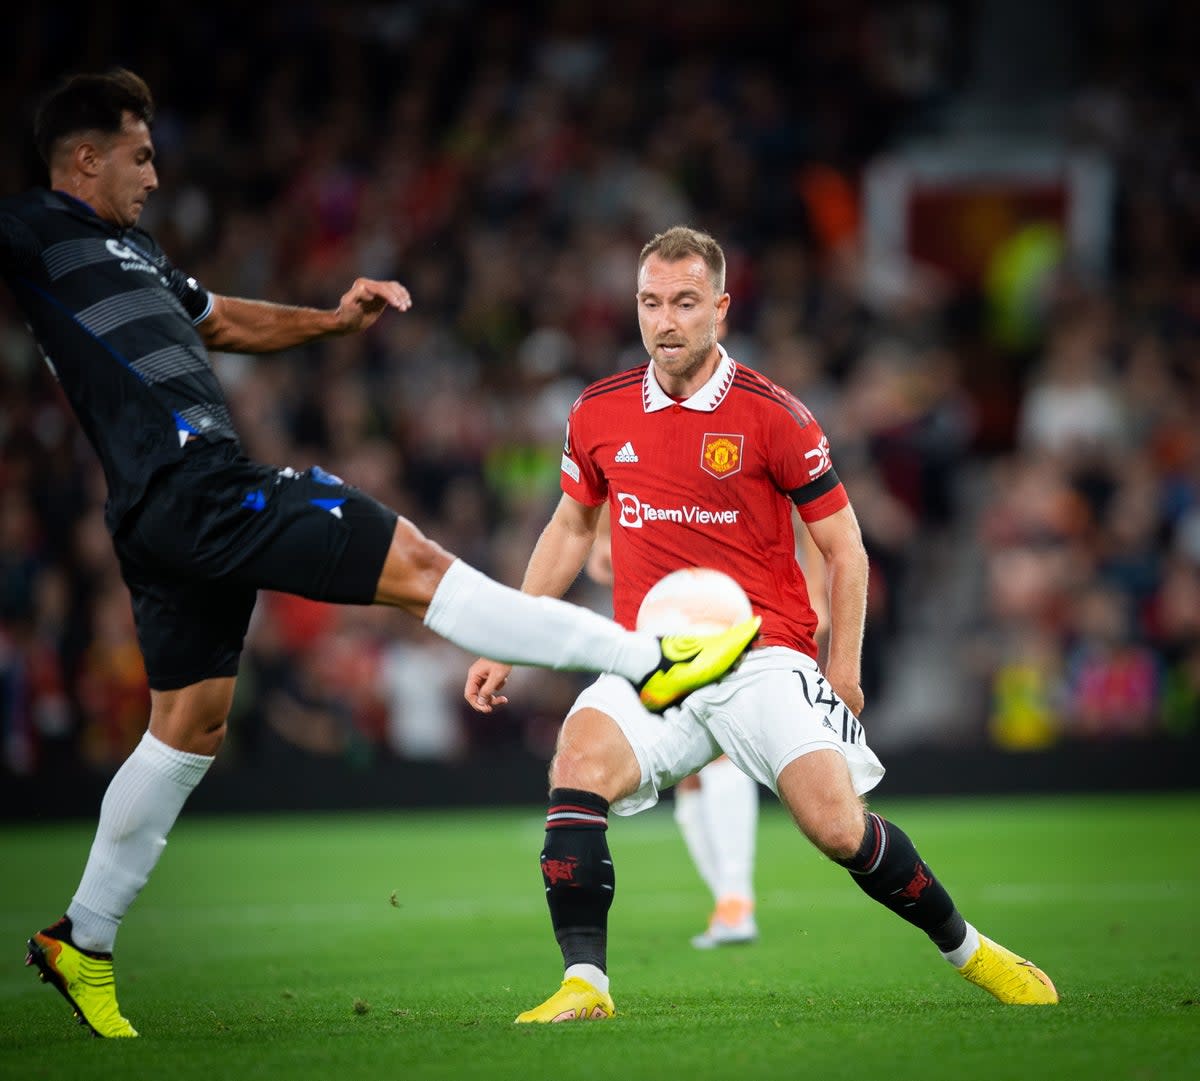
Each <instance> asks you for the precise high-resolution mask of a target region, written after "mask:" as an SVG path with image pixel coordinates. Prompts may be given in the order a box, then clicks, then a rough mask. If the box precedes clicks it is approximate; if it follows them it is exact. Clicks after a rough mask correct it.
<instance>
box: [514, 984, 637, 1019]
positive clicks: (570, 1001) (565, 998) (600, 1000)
mask: <svg viewBox="0 0 1200 1081" xmlns="http://www.w3.org/2000/svg"><path fill="white" fill-rule="evenodd" d="M616 1012H617V1008H616V1006H614V1005H613V1000H612V996H611V995H609V994H608V992H606V991H598V990H596V988H595V987H593V986H592V985H591V984H590V983H588V982H587V980H581V979H580V978H579V977H578V976H568V977H567V978H566V979H565V980H563V982H562V986H561V987H560V988H559V989H558V990H557V991H555V992H554V994H552V995H551V996H550V997H549V998H548V999H546V1001H545V1002H543V1003H542V1004H541V1005H540V1006H534V1008H533V1009H532V1010H526V1011H525V1012H524V1013H520V1014H517V1019H516V1021H515V1022H514V1023H515V1024H518V1025H527V1024H530V1023H533V1024H540V1023H544V1022H555V1021H607V1020H608V1019H609V1018H610V1017H612V1016H613V1015H614V1014H615V1013H616Z"/></svg>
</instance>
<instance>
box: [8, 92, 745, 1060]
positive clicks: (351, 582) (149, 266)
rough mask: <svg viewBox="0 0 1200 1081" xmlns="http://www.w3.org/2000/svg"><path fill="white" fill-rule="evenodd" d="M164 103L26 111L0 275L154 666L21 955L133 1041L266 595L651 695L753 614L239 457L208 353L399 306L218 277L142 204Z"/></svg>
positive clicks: (54, 97) (98, 1030) (677, 682)
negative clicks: (130, 917) (168, 872)
mask: <svg viewBox="0 0 1200 1081" xmlns="http://www.w3.org/2000/svg"><path fill="white" fill-rule="evenodd" d="M153 109H154V103H153V99H152V96H151V93H150V91H149V89H148V87H147V86H146V84H145V82H144V81H143V80H142V79H141V78H140V77H139V76H138V75H136V74H134V73H132V72H130V71H128V70H125V69H120V68H118V69H113V70H111V71H107V72H104V73H99V74H92V73H87V74H81V75H76V76H73V77H71V78H69V79H67V80H65V81H64V82H63V83H62V84H61V85H60V86H59V87H57V88H56V89H55V90H54V91H53V92H52V93H51V94H50V95H49V96H48V97H47V98H46V99H45V100H44V101H43V103H42V105H41V107H40V109H39V111H38V114H37V117H36V120H35V125H34V137H35V142H36V144H37V148H38V151H39V153H40V154H41V157H42V159H43V160H44V161H45V163H46V165H47V167H48V170H49V181H50V183H49V187H48V188H46V189H37V190H33V191H29V192H26V193H24V194H21V195H16V196H11V197H8V198H5V199H3V200H0V274H2V276H3V278H4V280H5V282H6V283H7V285H8V287H9V289H10V290H11V291H12V294H13V296H14V298H15V300H16V302H17V304H18V305H19V307H20V308H21V310H22V312H23V314H24V316H25V319H26V321H27V323H28V325H29V328H30V330H31V332H32V334H33V336H34V338H35V339H36V341H37V343H38V345H39V346H40V348H41V350H42V352H43V354H44V355H45V357H46V359H47V362H48V363H49V364H50V365H51V367H52V368H53V370H54V372H55V374H56V376H57V378H58V380H59V383H60V384H61V386H62V389H63V391H64V393H65V394H66V396H67V398H68V399H69V400H70V402H71V405H72V406H73V408H74V410H75V413H76V415H77V416H78V418H79V421H80V423H81V425H82V426H83V429H84V431H85V432H86V434H87V436H88V438H89V440H90V442H91V444H92V446H93V447H94V448H95V451H96V453H97V455H98V456H99V458H100V461H101V463H102V465H103V468H104V474H105V478H106V481H107V485H108V503H107V507H106V520H107V524H108V527H109V529H110V531H111V533H112V537H113V544H114V546H115V549H116V553H117V556H118V558H119V560H120V566H121V571H122V575H123V577H124V580H125V583H126V584H127V586H128V587H129V592H130V595H131V598H132V603H133V610H134V616H135V621H136V624H137V632H138V640H139V644H140V646H141V649H142V653H143V655H144V657H145V663H146V671H147V674H148V677H149V684H150V699H151V702H150V721H149V728H148V731H147V732H146V734H145V736H144V737H143V738H142V740H141V742H140V743H139V744H138V746H137V747H136V748H135V749H134V751H133V752H132V754H131V755H130V756H129V758H128V759H127V760H126V761H125V762H124V764H123V765H122V766H121V768H120V769H119V770H118V771H117V773H116V775H115V776H114V777H113V779H112V781H111V782H110V784H109V787H108V790H107V792H106V793H105V796H104V800H103V803H102V805H101V809H100V819H99V823H98V826H97V830H96V835H95V840H94V841H93V844H92V848H91V852H90V854H89V857H88V860H87V864H86V867H85V869H84V871H83V875H82V878H81V880H80V883H79V886H78V888H77V890H76V892H75V894H74V897H73V898H72V900H71V903H70V905H69V907H68V908H67V910H66V914H65V915H64V916H63V917H62V919H60V920H59V921H58V922H57V923H55V924H53V925H52V926H49V927H46V928H45V929H44V930H41V931H39V932H37V933H36V934H34V935H33V937H32V938H31V939H30V940H29V943H28V948H29V954H28V957H27V959H26V963H27V964H31V965H35V966H36V967H37V969H38V970H39V972H40V973H41V975H42V978H43V979H45V980H47V981H48V982H50V983H51V984H53V986H54V987H55V988H57V990H58V991H60V992H61V993H62V995H63V996H64V997H65V998H66V999H67V1001H68V1002H69V1003H70V1004H71V1006H72V1008H73V1009H74V1010H75V1012H76V1015H77V1017H78V1019H79V1020H80V1021H81V1022H82V1023H84V1024H86V1025H87V1026H88V1027H89V1028H90V1029H91V1030H92V1032H94V1033H95V1034H96V1035H98V1036H136V1035H137V1032H136V1031H135V1030H134V1028H133V1026H132V1025H131V1024H130V1023H129V1021H128V1020H126V1019H125V1017H123V1016H122V1014H121V1011H120V1009H119V1007H118V1004H117V998H116V992H115V984H114V977H113V962H112V949H113V943H114V940H115V938H116V933H117V928H118V926H119V924H120V922H121V920H122V918H123V917H124V915H125V913H126V911H127V910H128V909H129V906H130V905H131V904H132V902H133V900H134V898H135V897H136V896H137V894H138V892H139V891H140V890H141V888H142V887H143V886H144V885H145V883H146V881H147V879H148V877H149V875H150V873H151V871H152V870H153V868H154V866H155V864H156V862H157V860H158V857H159V855H160V853H161V852H162V850H163V847H164V846H165V844H166V838H167V834H168V833H169V832H170V829H171V827H172V825H173V824H174V822H175V820H176V818H177V816H178V815H179V813H180V811H181V810H182V808H183V805H184V802H185V801H186V800H187V797H188V795H189V794H190V792H191V791H192V789H193V788H195V786H196V785H197V784H198V783H199V782H200V780H201V778H202V777H203V776H204V774H205V772H206V771H207V770H208V768H209V766H210V765H211V764H212V761H213V757H214V756H215V754H216V753H217V750H218V748H219V747H220V746H221V743H222V740H223V738H224V735H225V725H226V717H227V715H228V713H229V708H230V704H231V701H232V698H233V691H234V683H235V680H236V674H237V667H238V660H239V656H240V653H241V649H242V643H243V638H244V636H245V633H246V628H247V625H248V621H249V619H250V615H251V612H252V610H253V608H254V604H255V599H256V595H257V591H258V590H260V589H271V590H279V591H283V592H289V593H295V594H300V595H303V596H306V597H311V598H314V599H317V600H322V601H329V602H334V603H341V604H360V605H365V604H385V605H391V606H394V607H397V608H401V609H403V610H404V611H405V612H407V613H408V614H409V615H410V616H415V617H417V618H418V619H422V620H423V622H424V623H425V625H426V626H428V627H429V628H430V629H431V630H433V631H434V632H436V633H437V634H440V635H442V636H443V637H445V638H447V639H448V640H449V641H451V642H454V643H455V644H456V645H459V646H461V647H462V648H463V649H466V650H468V651H470V652H471V653H474V654H479V653H482V654H485V655H488V656H497V657H502V658H504V659H505V660H506V661H509V662H512V663H517V664H529V665H536V666H540V667H547V668H559V669H568V670H580V671H594V672H608V673H613V674H615V675H616V676H618V677H623V678H625V679H626V680H628V681H629V682H630V683H631V684H632V685H633V686H634V687H636V688H637V693H638V694H639V695H640V700H641V701H642V702H643V703H645V704H646V705H647V707H648V708H651V709H654V710H662V709H665V708H666V707H667V706H669V705H670V704H672V703H673V702H675V701H678V700H680V699H681V698H683V697H684V696H686V695H687V694H688V693H690V692H691V691H693V690H694V689H696V688H697V687H700V686H703V685H706V684H708V683H710V682H712V681H714V680H717V679H719V678H720V677H721V676H722V675H723V674H724V673H725V672H726V671H728V669H729V668H730V667H731V666H732V665H733V664H734V663H735V661H737V659H738V658H739V657H740V655H741V654H742V652H743V651H744V649H745V647H746V646H747V644H748V643H749V642H750V641H751V639H752V638H753V637H754V635H755V633H756V632H757V629H758V623H759V621H758V619H757V618H753V619H750V620H747V621H746V622H745V623H743V624H741V625H739V626H738V627H736V628H734V629H733V630H731V631H730V632H727V633H725V634H721V635H714V636H710V637H705V638H695V637H692V638H688V637H682V636H676V637H664V638H661V639H659V638H656V637H654V636H652V635H645V634H634V633H631V632H629V631H626V630H624V629H623V628H621V627H620V626H619V625H617V624H616V623H614V622H612V621H610V620H607V619H604V618H602V617H601V616H599V615H597V614H596V613H593V612H591V611H588V610H587V609H584V608H581V607H578V606H575V605H570V604H566V603H564V602H562V601H557V600H551V599H547V598H534V597H530V596H528V595H526V594H523V593H520V592H518V591H517V590H513V589H509V588H507V587H505V586H502V585H500V584H498V583H496V582H494V581H492V580H491V579H489V578H487V577H486V576H484V575H482V574H480V573H479V572H478V571H476V570H474V569H473V568H471V567H469V566H468V565H467V564H465V563H464V562H462V561H461V560H459V559H456V558H455V557H454V556H453V555H452V554H450V553H449V552H446V551H445V550H444V549H442V548H440V547H439V546H438V545H436V544H434V543H432V542H431V541H429V540H428V539H427V538H426V537H425V536H424V535H423V534H422V533H421V532H420V531H419V530H418V529H417V528H416V526H414V525H413V523H411V522H410V521H408V520H406V519H405V518H403V517H401V516H399V515H398V514H397V513H396V512H395V511H392V510H390V509H389V508H387V507H385V506H383V505H382V504H381V503H379V502H377V501H376V500H375V499H373V498H371V497H370V496H368V495H366V494H365V493H363V492H361V491H359V490H358V489H356V488H354V487H352V486H350V485H347V484H345V483H343V482H342V480H341V479H340V478H338V477H335V476H332V475H330V474H329V473H326V472H324V471H323V470H321V469H320V468H319V467H317V466H313V467H312V468H309V469H305V470H300V471H297V470H295V469H292V468H288V467H279V466H271V465H264V464H260V463H257V462H253V461H250V460H249V459H247V458H246V456H245V455H244V454H243V453H242V451H241V447H240V444H239V441H238V437H237V434H236V432H235V431H234V428H233V423H232V418H231V416H230V412H229V410H228V408H227V406H226V404H225V398H224V395H223V393H222V391H221V388H220V385H219V383H218V381H217V379H216V376H215V374H214V372H213V369H212V366H211V364H210V362H209V358H208V353H207V349H209V348H215V349H220V350H225V351H228V352H240V353H264V352H272V351H277V350H281V349H287V348H289V347H292V346H295V345H298V344H301V343H303V342H308V341H311V340H313V339H316V338H321V337H327V336H331V335H339V334H349V333H353V332H356V331H362V330H365V329H366V328H368V327H370V326H371V325H372V324H374V323H375V321H376V320H377V319H378V318H379V317H380V316H381V315H382V314H383V312H384V311H386V310H387V309H388V308H392V309H395V310H396V311H398V312H404V311H407V310H408V308H409V307H410V306H411V303H412V301H411V298H410V296H409V294H408V291H407V290H406V289H405V288H404V287H403V286H402V285H400V284H399V283H397V282H395V281H373V280H369V279H366V278H359V279H358V280H356V281H355V282H354V283H353V285H351V286H350V288H349V289H348V290H347V291H346V292H345V293H344V294H343V296H342V297H341V300H340V301H339V303H338V305H337V307H336V308H334V309H332V310H321V309H315V308H304V307H288V306H286V305H281V304H271V303H265V302H260V301H252V300H243V299H238V298H234V297H228V296H219V295H217V294H215V293H211V292H209V291H208V290H207V289H205V288H204V287H203V286H202V285H200V284H199V283H198V282H197V281H196V280H195V279H193V278H190V277H188V275H187V274H186V273H184V272H183V271H181V270H179V269H177V268H176V267H174V266H173V265H172V264H171V262H170V261H169V259H168V258H167V256H166V255H165V253H164V252H163V251H162V250H161V249H160V248H159V246H158V245H157V244H156V243H155V241H154V240H153V238H152V237H151V236H149V235H148V234H147V233H146V232H144V231H142V230H140V229H138V228H137V221H138V218H139V216H140V214H141V212H142V208H143V207H144V206H145V203H146V200H147V199H148V198H149V197H150V195H151V194H152V193H153V192H154V190H155V189H156V188H157V186H158V177H157V174H156V171H155V165H154V144H153V141H152V139H151V134H150V124H151V121H152V118H153Z"/></svg>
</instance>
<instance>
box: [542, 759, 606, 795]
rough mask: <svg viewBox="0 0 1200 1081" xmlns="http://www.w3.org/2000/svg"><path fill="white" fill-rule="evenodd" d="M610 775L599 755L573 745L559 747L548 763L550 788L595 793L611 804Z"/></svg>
mask: <svg viewBox="0 0 1200 1081" xmlns="http://www.w3.org/2000/svg"><path fill="white" fill-rule="evenodd" d="M612 773H613V771H612V770H611V769H610V768H609V766H608V764H607V763H606V762H605V761H604V760H603V758H601V757H600V756H599V755H596V754H594V753H592V752H591V751H589V750H587V749H585V748H580V747H578V746H574V745H572V746H567V747H560V748H559V749H558V750H557V751H556V752H555V755H554V758H553V760H552V761H551V763H550V787H551V788H577V789H579V790H580V791H583V792H595V793H596V794H597V795H598V796H603V797H604V798H605V799H607V800H609V801H610V802H611V801H612V799H613V798H614V796H613V795H611V794H610V793H611V792H612V791H613V787H614V786H613V784H612V780H613V777H612Z"/></svg>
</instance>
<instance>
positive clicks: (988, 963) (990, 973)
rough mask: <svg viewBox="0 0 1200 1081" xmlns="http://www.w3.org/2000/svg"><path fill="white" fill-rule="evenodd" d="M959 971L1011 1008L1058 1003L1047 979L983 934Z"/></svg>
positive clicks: (1044, 975)
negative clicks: (977, 945)
mask: <svg viewBox="0 0 1200 1081" xmlns="http://www.w3.org/2000/svg"><path fill="white" fill-rule="evenodd" d="M958 971H959V972H960V973H962V975H963V977H964V978H965V979H968V980H970V981H971V983H973V984H975V985H976V986H977V987H982V988H983V989H984V990H985V991H988V992H990V993H991V994H993V995H995V996H996V997H997V998H998V999H999V1000H1000V1001H1001V1002H1003V1003H1006V1004H1007V1005H1010V1006H1053V1005H1054V1004H1055V1003H1056V1002H1057V1001H1058V992H1057V991H1056V990H1055V989H1054V984H1053V983H1051V982H1050V977H1049V976H1047V975H1046V974H1045V973H1044V972H1043V971H1042V970H1041V969H1040V968H1038V967H1037V965H1035V964H1034V963H1033V962H1032V961H1026V960H1025V958H1024V957H1018V956H1017V955H1016V954H1015V953H1013V952H1012V950H1006V949H1005V948H1004V947H1003V946H1001V945H999V944H998V943H995V942H993V941H992V940H991V939H990V938H984V937H983V935H980V936H979V949H977V950H976V951H975V952H974V953H973V954H971V958H970V960H969V961H967V963H966V964H965V965H963V966H962V968H960V969H959V970H958Z"/></svg>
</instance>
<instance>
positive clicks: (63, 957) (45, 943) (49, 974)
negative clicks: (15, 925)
mask: <svg viewBox="0 0 1200 1081" xmlns="http://www.w3.org/2000/svg"><path fill="white" fill-rule="evenodd" d="M28 945H29V953H28V954H27V955H26V957H25V964H27V965H33V966H35V967H36V968H37V970H38V974H39V975H40V977H41V979H42V981H43V982H44V983H48V984H50V985H52V986H53V987H54V989H55V990H56V991H58V993H59V994H60V995H62V997H63V998H65V999H66V1000H67V1001H68V1002H69V1003H70V1004H71V1009H73V1010H74V1011H75V1019H76V1020H77V1021H78V1022H79V1023H80V1024H81V1025H85V1026H87V1028H89V1029H91V1030H92V1034H93V1035H95V1036H107V1037H112V1036H136V1035H137V1029H135V1028H134V1027H133V1026H132V1025H131V1024H130V1023H129V1022H128V1021H127V1020H126V1019H125V1018H124V1017H122V1016H121V1008H120V1007H119V1006H118V1005H117V991H116V982H115V980H114V979H113V961H112V954H111V953H92V952H90V951H87V952H85V951H84V950H81V949H79V948H78V947H76V946H75V944H74V943H72V942H71V923H70V920H68V919H67V918H66V917H65V916H64V917H63V918H62V919H61V920H59V921H58V923H56V924H54V926H52V927H47V928H46V929H45V930H44V931H38V933H37V934H35V935H34V936H33V938H31V939H30V940H29V944H28Z"/></svg>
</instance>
